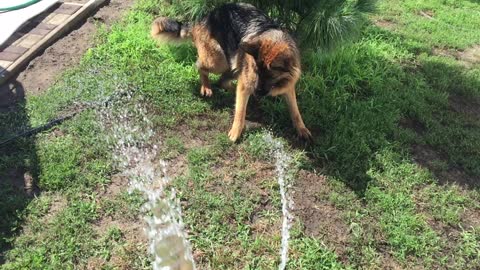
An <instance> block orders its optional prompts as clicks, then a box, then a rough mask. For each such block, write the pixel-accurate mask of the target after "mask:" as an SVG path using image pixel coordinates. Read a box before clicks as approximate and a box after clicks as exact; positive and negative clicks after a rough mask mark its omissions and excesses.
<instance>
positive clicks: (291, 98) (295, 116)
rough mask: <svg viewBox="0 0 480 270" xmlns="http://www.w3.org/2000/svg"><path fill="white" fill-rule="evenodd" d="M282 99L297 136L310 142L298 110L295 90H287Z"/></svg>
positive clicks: (309, 135)
mask: <svg viewBox="0 0 480 270" xmlns="http://www.w3.org/2000/svg"><path fill="white" fill-rule="evenodd" d="M284 97H285V100H286V101H287V105H288V109H289V111H290V117H291V118H292V122H293V126H294V127H295V129H296V130H297V133H298V136H300V137H301V138H303V139H306V140H310V139H311V138H312V134H311V133H310V131H309V130H308V129H307V127H305V124H304V123H303V119H302V116H301V115H300V111H299V110H298V105H297V97H296V95H295V88H293V87H292V88H291V89H289V90H288V91H287V92H286V93H285V94H284Z"/></svg>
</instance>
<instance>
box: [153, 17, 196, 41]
mask: <svg viewBox="0 0 480 270" xmlns="http://www.w3.org/2000/svg"><path fill="white" fill-rule="evenodd" d="M150 35H151V36H152V38H154V39H156V40H158V41H160V42H164V43H172V42H174V43H175V42H182V41H186V40H189V39H190V38H191V36H192V27H191V25H190V24H183V23H181V22H178V21H175V20H172V19H170V18H166V17H160V18H157V19H155V21H153V23H152V29H151V32H150Z"/></svg>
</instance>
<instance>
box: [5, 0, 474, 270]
mask: <svg viewBox="0 0 480 270" xmlns="http://www.w3.org/2000/svg"><path fill="white" fill-rule="evenodd" d="M166 2H168V1H162V0H138V1H137V2H136V5H135V6H134V7H133V8H132V10H131V11H130V12H129V13H128V14H127V16H126V17H125V18H124V19H123V20H121V21H120V22H118V23H117V24H115V25H114V26H113V27H112V28H111V29H109V30H106V29H99V31H98V35H97V44H98V45H97V46H96V47H94V48H92V49H90V50H89V51H88V52H87V53H86V55H85V56H84V58H83V60H82V62H81V64H80V65H79V66H78V67H77V68H75V69H73V70H70V71H68V72H66V73H65V74H64V76H63V77H62V79H61V80H59V81H58V82H57V83H56V84H55V85H54V86H52V87H51V88H50V89H49V90H48V91H46V92H45V93H42V94H39V95H36V96H28V97H27V98H26V100H25V101H24V102H23V103H20V104H19V105H18V106H17V108H16V109H15V110H14V111H5V112H0V142H1V141H3V140H5V139H7V138H9V137H10V136H12V135H14V134H16V133H18V132H21V131H23V130H25V129H28V128H30V127H36V126H39V125H42V124H45V123H47V122H48V121H49V120H51V119H54V118H56V117H60V116H65V115H69V114H71V113H73V112H76V114H75V116H74V117H73V118H70V119H67V120H65V121H64V122H63V123H61V124H60V125H57V126H55V127H53V128H50V129H48V130H46V131H43V132H41V133H38V134H36V135H35V136H31V137H27V138H21V139H18V140H16V141H14V142H12V143H9V144H8V145H4V146H0V147H1V148H0V179H1V181H0V252H1V257H0V263H3V265H2V266H1V267H2V269H58V268H67V269H74V268H75V269H77V268H79V269H150V268H151V264H152V257H151V256H150V255H149V253H148V245H149V243H148V239H147V237H146V236H145V235H144V233H143V227H144V226H145V221H144V219H143V216H144V215H149V214H148V211H147V213H145V211H144V210H143V209H142V207H141V206H142V204H143V203H144V201H145V198H143V197H142V196H141V194H140V193H138V192H128V191H129V189H128V185H129V179H127V178H125V177H124V176H123V175H122V169H121V166H120V164H119V161H118V153H114V150H113V149H114V148H115V146H114V144H115V138H116V137H115V135H116V134H115V133H114V132H112V129H111V128H110V127H111V126H112V125H114V124H115V123H122V122H123V121H125V119H127V118H128V119H129V120H130V122H132V123H134V124H133V126H128V127H127V128H130V129H132V128H137V127H138V128H139V130H142V128H144V127H146V126H148V127H149V131H151V134H148V136H146V137H145V136H140V133H142V132H139V138H136V137H135V135H134V136H133V137H132V138H129V139H131V140H132V142H133V143H132V144H133V145H135V144H136V142H137V139H138V140H141V139H142V138H143V141H142V145H143V146H144V147H145V148H148V147H149V146H152V145H158V151H157V152H156V153H155V155H154V162H158V163H159V162H160V160H164V161H166V162H167V173H168V174H169V177H171V178H172V185H173V187H175V188H176V190H177V197H178V199H179V201H180V205H181V206H182V212H183V222H184V223H185V229H186V231H187V234H188V237H189V241H190V243H191V245H192V249H193V257H194V258H195V261H196V264H197V268H198V269H275V268H277V267H278V265H279V263H280V256H279V251H280V245H281V231H280V229H281V222H282V221H281V218H282V211H281V198H280V194H279V188H280V187H279V185H278V183H277V172H276V167H275V158H274V157H273V156H272V155H271V154H270V152H269V151H270V149H271V145H270V144H269V143H267V142H266V141H265V140H264V137H265V134H267V133H272V134H274V137H275V138H276V139H277V140H278V141H280V142H281V143H282V145H283V146H284V148H285V150H286V152H287V154H288V156H289V157H290V162H289V163H288V173H287V174H288V177H287V179H290V180H289V181H290V182H289V183H290V184H291V185H292V186H291V189H290V191H291V192H292V193H291V194H292V197H293V200H294V202H295V207H294V209H293V214H294V216H295V219H294V223H293V226H292V228H291V235H290V237H291V238H290V249H289V261H288V264H287V269H462V270H463V269H479V268H480V201H479V198H480V140H479V138H480V31H478V29H477V28H478V27H477V26H478V25H480V3H479V2H478V1H474V0H464V1H453V0H452V1H449V0H445V1H439V0H421V1H413V0H406V1H393V0H379V3H378V11H377V12H376V13H375V14H373V15H372V16H371V18H370V19H371V23H369V24H368V25H366V26H365V28H364V29H363V34H362V37H361V38H360V39H359V40H358V41H356V42H354V43H352V44H346V45H345V46H343V47H340V48H337V49H335V50H334V51H332V52H329V53H325V52H313V51H311V50H304V53H303V55H302V61H303V71H304V73H303V76H302V79H301V81H300V83H299V85H298V103H299V107H300V111H301V112H302V115H303V117H304V121H305V123H306V125H307V127H309V128H310V130H311V131H312V133H313V135H314V141H313V142H312V143H311V144H308V145H305V144H303V143H302V142H300V141H298V140H297V139H296V137H295V132H294V129H293V128H292V127H291V123H290V119H289V115H288V111H287V108H286V105H285V103H284V101H283V100H282V99H280V98H278V99H277V98H272V97H268V98H263V99H258V100H257V99H252V100H251V102H250V108H249V110H248V112H249V113H250V114H247V120H251V121H252V122H255V123H256V124H252V127H251V128H248V129H247V131H246V132H245V133H244V135H243V136H242V138H241V140H240V142H239V143H236V144H232V143H230V142H229V141H228V138H227V136H226V133H227V131H228V129H229V126H230V124H231V120H232V111H233V104H234V103H233V101H234V96H233V95H232V94H231V93H228V92H226V91H223V90H218V91H216V92H215V93H214V96H213V97H211V98H203V97H201V96H200V95H199V87H200V85H199V80H198V73H197V71H196V69H195V67H194V62H195V58H196V57H195V50H194V48H193V46H191V45H182V46H178V47H170V46H158V45H156V44H155V42H154V41H153V40H151V39H150V38H149V27H150V23H151V21H152V20H153V18H154V17H155V16H158V15H159V14H169V15H172V9H170V8H169V7H168V5H167V4H166ZM125 93H127V94H125ZM112 95H113V96H121V95H128V96H129V98H119V100H117V101H115V102H112V101H111V100H110V99H109V97H111V96H112ZM92 105H93V106H92ZM138 108H141V112H142V113H141V115H140V114H139V113H138V112H139V110H138ZM122 110H123V111H126V112H127V114H126V115H127V117H126V118H122V115H123V114H120V113H118V112H119V111H122ZM105 113H107V114H108V115H109V116H108V117H107V118H105V115H104V114H105ZM105 119H107V120H105ZM145 138H146V139H145ZM23 182H28V183H31V182H33V183H35V184H34V185H33V186H32V188H31V191H32V192H33V193H36V196H29V195H28V194H26V192H25V191H24V190H23V186H22V184H23ZM23 185H24V184H23Z"/></svg>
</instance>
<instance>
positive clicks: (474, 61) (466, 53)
mask: <svg viewBox="0 0 480 270" xmlns="http://www.w3.org/2000/svg"><path fill="white" fill-rule="evenodd" d="M432 53H433V54H434V55H440V56H446V57H453V58H455V59H456V60H457V61H458V62H459V63H460V64H462V65H463V66H465V67H467V68H470V67H472V66H473V65H478V64H480V45H474V46H472V47H470V48H467V49H465V50H454V49H445V48H433V50H432Z"/></svg>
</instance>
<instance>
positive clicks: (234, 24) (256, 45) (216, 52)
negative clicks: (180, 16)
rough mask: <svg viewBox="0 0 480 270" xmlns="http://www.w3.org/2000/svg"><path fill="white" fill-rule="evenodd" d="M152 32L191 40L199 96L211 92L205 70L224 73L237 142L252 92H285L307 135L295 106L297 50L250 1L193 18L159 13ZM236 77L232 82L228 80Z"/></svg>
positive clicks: (166, 38)
mask: <svg viewBox="0 0 480 270" xmlns="http://www.w3.org/2000/svg"><path fill="white" fill-rule="evenodd" d="M151 36H152V37H153V38H155V39H157V40H159V41H161V42H180V41H184V40H189V39H191V40H192V41H193V43H194V45H195V47H196V48H197V53H198V59H197V62H196V65H197V68H198V70H199V73H200V81H201V88H200V93H201V94H202V95H203V96H211V95H212V94H213V92H212V88H211V84H210V81H209V79H208V74H209V73H214V74H222V76H221V78H220V81H219V84H220V85H221V86H222V87H223V88H226V89H229V90H233V88H236V90H235V91H236V100H235V117H234V120H233V124H232V128H231V130H230V132H229V137H230V139H231V140H232V141H236V140H237V139H238V138H239V137H240V135H241V133H242V131H243V129H244V127H245V115H246V108H247V103H248V99H249V97H250V96H251V95H259V96H264V95H271V96H277V95H283V96H284V97H285V100H286V102H287V104H288V107H289V111H290V116H291V118H292V122H293V125H294V126H295V128H296V130H297V133H298V134H299V136H300V137H302V138H305V139H310V138H311V134H310V131H309V130H308V129H307V128H306V127H305V124H304V123H303V120H302V117H301V115H300V112H299V110H298V106H297V101H296V96H295V84H296V83H297V81H298V79H299V78H300V74H301V71H300V55H299V52H298V49H297V46H296V44H295V42H294V40H293V39H292V38H291V37H290V35H289V34H288V33H287V32H285V31H284V30H282V29H281V28H280V27H279V26H278V25H277V24H275V23H274V22H273V21H272V20H271V19H269V18H268V17H267V16H266V15H265V14H264V13H262V12H261V11H260V10H258V9H256V8H255V7H254V6H251V5H248V4H225V5H222V6H220V7H218V8H216V9H214V10H213V11H212V12H210V13H209V14H208V15H207V16H206V17H205V18H203V19H202V20H200V21H198V22H196V23H194V24H193V25H190V24H182V23H180V22H178V21H175V20H172V19H169V18H165V17H161V18H157V19H156V20H155V21H154V22H153V24H152V28H151ZM234 79H238V83H237V86H236V87H235V86H234V85H233V83H232V80H234Z"/></svg>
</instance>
